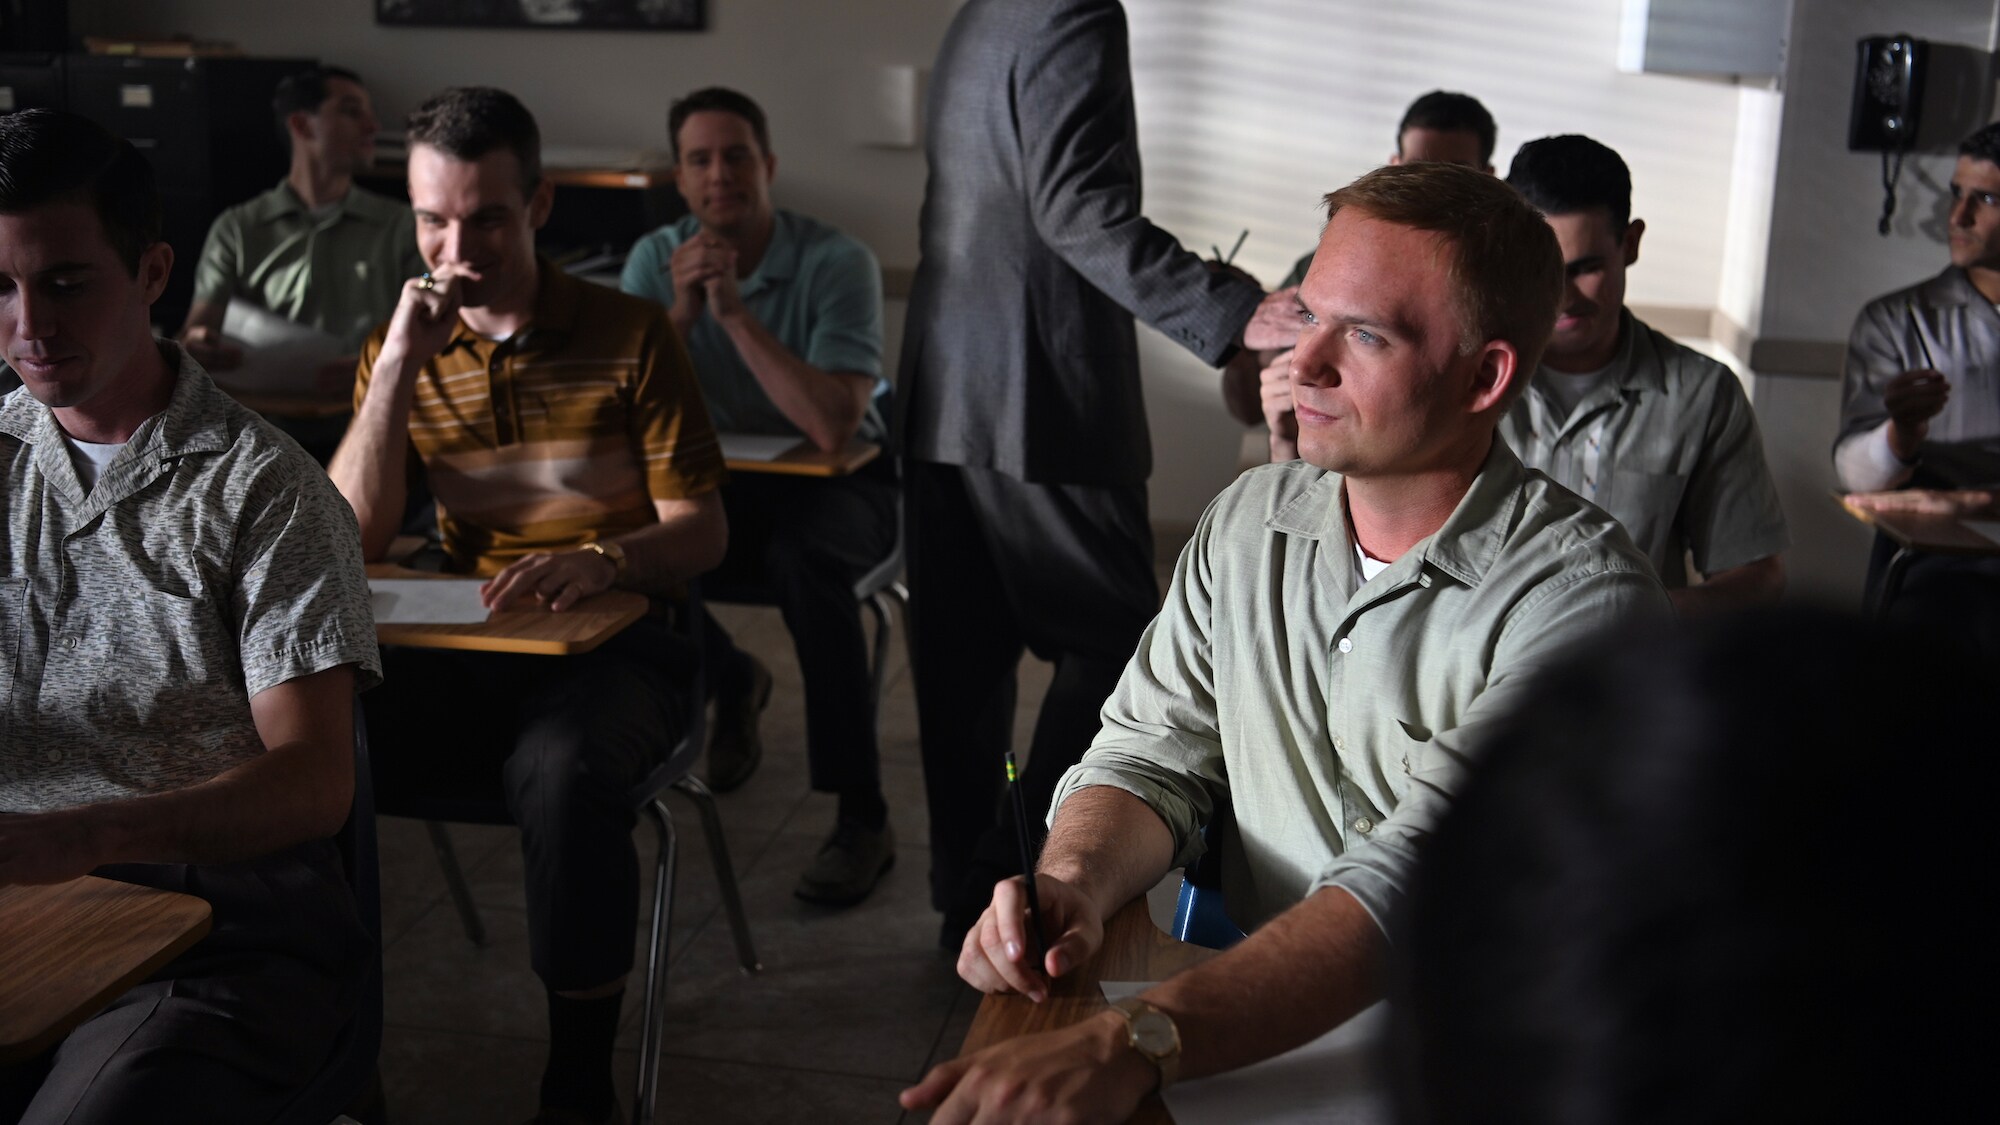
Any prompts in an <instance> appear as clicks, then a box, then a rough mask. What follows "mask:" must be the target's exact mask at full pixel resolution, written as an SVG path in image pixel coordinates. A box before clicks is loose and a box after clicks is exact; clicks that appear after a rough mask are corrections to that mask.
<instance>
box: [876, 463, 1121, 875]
mask: <svg viewBox="0 0 2000 1125" xmlns="http://www.w3.org/2000/svg"><path fill="white" fill-rule="evenodd" d="M903 471H904V482H905V490H906V491H905V495H906V507H905V512H906V518H907V520H908V530H907V532H906V537H905V544H906V546H907V548H908V551H909V570H910V587H911V591H910V599H911V605H910V613H911V643H912V645H913V646H914V649H915V656H914V660H913V668H914V672H915V677H916V689H917V724H918V733H919V736H920V738H921V740H922V742H923V761H924V787H925V791H926V794H927V796H928V797H929V801H930V816H931V902H932V904H933V905H934V906H936V907H937V908H938V909H940V910H943V911H946V912H947V913H948V914H949V913H960V914H962V913H964V912H966V911H970V910H974V909H976V908H978V907H983V906H984V905H985V903H986V901H987V900H988V898H990V897H991V894H992V890H993V883H994V881H996V880H998V879H1001V878H1005V877H1006V876H1008V875H1010V874H1014V873H1017V872H1019V871H1020V867H1021V863H1020V859H1019V849H1018V845H1017V843H1016V841H1015V835H1014V833H1015V829H1014V821H1013V814H1012V810H1011V807H1010V806H1009V805H1008V804H1007V803H1006V802H1004V801H1003V800H1002V798H1003V797H1004V795H1005V786H1006V772H1005V766H1004V759H1005V755H1006V752H1007V751H1008V749H1009V748H1011V746H1012V745H1013V738H1014V697H1015V691H1016V684H1015V670H1016V668H1017V667H1018V666H1019V664H1020V661H1021V653H1022V650H1023V649H1024V648H1025V649H1026V650H1027V651H1029V652H1032V653H1034V654H1035V656H1037V657H1039V658H1040V659H1042V660H1046V661H1049V662H1050V663H1052V664H1054V665H1055V678H1054V679H1053V681H1051V682H1050V684H1049V690H1048V694H1047V696H1045V697H1044V698H1043V700H1042V710H1041V714H1040V715H1039V716H1038V717H1037V719H1036V721H1035V734H1034V740H1033V742H1032V743H1030V747H1029V751H1028V761H1027V764H1026V766H1025V769H1024V771H1023V774H1022V785H1023V791H1024V794H1025V796H1026V798H1027V806H1028V814H1029V817H1030V818H1031V819H1032V820H1033V824H1031V825H1030V827H1031V829H1032V834H1033V838H1034V839H1036V840H1039V839H1040V838H1041V835H1042V830H1041V818H1042V817H1044V816H1045V815H1046V814H1047V812H1048V807H1049V803H1050V801H1051V799H1052V798H1053V797H1054V795H1055V788H1056V783H1057V782H1059V781H1060V780H1061V779H1062V775H1063V772H1064V771H1065V770H1067V769H1068V768H1069V767H1070V766H1073V765H1075V764H1076V762H1077V760H1078V759H1080V758H1081V757H1082V756H1083V752H1084V751H1085V750H1086V749H1088V748H1089V746H1090V742H1091V739H1092V738H1094V737H1095V736H1096V734H1097V729H1098V712H1099V710H1100V709H1101V708H1102V707H1103V705H1104V700H1105V698H1106V697H1107V696H1109V695H1110V694H1111V690H1112V688H1114V687H1116V686H1117V683H1118V677H1119V676H1120V675H1121V674H1122V673H1123V672H1124V669H1125V665H1126V663H1127V661H1129V660H1130V659H1131V657H1132V653H1133V651H1134V650H1135V649H1136V648H1137V647H1138V643H1139V635H1140V634H1141V633H1142V632H1143V631H1144V630H1145V628H1146V625H1147V623H1148V622H1150V621H1151V620H1152V619H1153V615H1154V614H1155V613H1157V612H1158V610H1159V605H1160V593H1159V583H1158V580H1157V579H1156V578H1155V577H1154V572H1153V533H1152V527H1151V524H1150V523H1149V522H1148V519H1147V513H1146V489H1145V486H1144V485H1122V486H1092V485H1069V484H1027V483H1024V482H1022V481H1018V480H1015V479H1014V478H1012V477H1009V476H1006V475H1004V474H1002V473H997V472H994V471H991V470H988V469H973V468H964V467H960V466H956V465H937V464H925V463H910V464H907V465H905V466H904V470H903Z"/></svg>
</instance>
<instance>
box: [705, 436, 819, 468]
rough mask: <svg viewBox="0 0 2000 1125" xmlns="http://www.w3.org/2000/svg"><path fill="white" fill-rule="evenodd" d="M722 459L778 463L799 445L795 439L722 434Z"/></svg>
mask: <svg viewBox="0 0 2000 1125" xmlns="http://www.w3.org/2000/svg"><path fill="white" fill-rule="evenodd" d="M720 436H721V438H722V459H723V460H725V461H776V460H777V459H778V458H779V457H782V456H784V455H785V454H786V453H789V452H790V451H791V450H792V448H793V447H794V446H796V445H798V444H799V439H798V438H795V437H783V436H779V437H772V436H771V435H769V434H722V435H720Z"/></svg>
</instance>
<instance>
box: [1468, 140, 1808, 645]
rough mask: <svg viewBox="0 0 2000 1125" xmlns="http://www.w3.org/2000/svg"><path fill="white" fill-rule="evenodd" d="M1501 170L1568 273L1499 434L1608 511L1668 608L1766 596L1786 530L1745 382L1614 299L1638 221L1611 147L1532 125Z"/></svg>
mask: <svg viewBox="0 0 2000 1125" xmlns="http://www.w3.org/2000/svg"><path fill="white" fill-rule="evenodd" d="M1507 182H1508V184H1510V185H1512V186H1513V187H1514V189H1515V190H1516V191H1519V192H1520V193H1521V194H1522V195H1523V196H1525V197H1526V198H1527V200H1528V202H1530V203H1532V204H1534V205H1535V207H1536V208H1537V209H1539V210H1540V211H1541V212H1542V213H1543V214H1544V215H1546V216H1548V220H1549V225H1550V226H1551V227H1553V228H1554V229H1555V232H1556V241H1557V242H1558V243H1560V244H1561V246H1562V251H1563V269H1564V273H1565V277H1566V280H1567V282H1568V288H1567V290H1566V291H1565V292H1564V295H1563V304H1562V310H1561V315H1560V316H1558V317H1557V318H1556V330H1555V335H1553V336H1551V337H1550V338H1549V346H1548V350H1547V351H1545V352H1544V353H1542V364H1541V366H1540V367H1539V368H1538V369H1536V371H1535V372H1534V378H1533V380H1532V381H1531V382H1530V383H1529V386H1528V393H1527V394H1525V395H1522V396H1521V397H1520V399H1518V400H1517V401H1516V402H1515V403H1514V406H1513V409H1511V410H1509V411H1508V412H1507V417H1506V418H1505V419H1503V420H1502V421H1501V423H1500V436H1501V438H1502V439H1503V440H1505V441H1506V442H1507V444H1508V445H1510V446H1512V447H1513V449H1514V452H1515V453H1517V454H1519V455H1520V457H1521V460H1522V461H1523V462H1525V463H1526V464H1527V465H1528V467H1529V468H1533V469H1540V470H1541V471H1542V472H1545V473H1547V474H1549V475H1550V476H1551V477H1554V478H1555V479H1556V481H1557V482H1558V483H1560V484H1562V485H1563V486H1564V487H1565V488H1568V489H1570V490H1571V491H1573V492H1575V493H1576V494H1577V495H1579V496H1582V497H1583V498H1584V499H1585V500H1588V501H1590V502H1591V503H1593V504H1596V505H1597V506H1598V507H1600V508H1603V509H1604V510H1605V511H1607V512H1610V513H1611V514H1612V515H1613V516H1614V517H1616V518H1617V520H1618V522H1619V523H1621V524H1623V525H1624V526H1625V532H1626V534H1628V535H1630V536H1631V537H1632V542H1633V543H1635V544H1637V545H1638V547H1639V549H1640V550H1641V551H1644V552H1645V553H1646V557H1647V558H1648V559H1650V560H1651V561H1652V564H1653V569H1654V570H1656V571H1658V572H1659V575H1660V581H1661V582H1663V583H1665V584H1666V587H1667V591H1668V593H1669V594H1670V595H1671V596H1672V597H1673V599H1674V604H1675V606H1676V607H1677V608H1678V609H1680V611H1681V612H1683V613H1686V612H1689V611H1696V610H1700V609H1702V608H1720V607H1725V606H1733V605H1742V604H1745V603H1749V602H1759V601H1772V600H1776V598H1777V597H1778V595H1779V594H1780V593H1781V592H1782V591H1783V590H1784V587H1785V567H1784V558H1783V553H1784V550H1785V548H1786V547H1788V546H1790V545H1791V537H1790V535H1789V534H1788V533H1787V531H1786V529H1785V513H1784V511H1783V509H1782V508H1780V507H1779V504H1778V488H1777V485H1776V484H1774V483H1772V481H1771V470H1770V469H1769V467H1768V466H1766V465H1765V463H1764V438H1763V435H1762V434H1761V433H1760V432H1759V431H1758V429H1757V415H1756V412H1755V411H1753V410H1751V409H1750V400H1749V398H1748V396H1746V395H1745V394H1744V393H1743V384H1742V383H1741V382H1740V381H1738V379H1737V378H1736V374H1735V372H1732V371H1731V370H1729V368H1727V367H1724V366H1723V365H1722V364H1721V363H1718V362H1717V361H1715V360H1713V359H1710V358H1709V357H1707V356H1705V355H1702V354H1701V353H1700V352H1697V351H1695V350H1694V349H1693V348H1689V347H1685V346H1683V345H1681V344H1677V343H1675V342H1674V341H1673V340H1672V339H1670V338H1668V337H1667V336H1666V335H1664V334H1663V333H1660V332H1657V331H1654V330H1653V329H1652V328H1649V327H1647V325H1646V324H1645V323H1644V322H1643V321H1641V320H1640V319H1639V318H1638V317H1635V316H1633V315H1632V313H1631V312H1630V311H1629V310H1627V309H1626V308H1625V271H1626V269H1627V268H1628V267H1630V266H1631V265H1632V264H1633V263H1635V262H1637V261H1638V260H1639V239H1640V237H1641V236H1642V235H1644V234H1645V233H1646V224H1645V222H1644V221H1643V220H1640V219H1634V218H1633V217H1632V175H1631V173H1630V172H1629V171H1627V169H1626V167H1625V161H1624V160H1622V159H1620V158H1619V156H1618V154H1617V153H1616V152H1613V151H1612V150H1611V149H1609V148H1607V147H1606V146H1604V145H1602V144H1599V143H1598V142H1596V141H1594V140H1591V139H1590V138H1589V137H1581V136H1564V137H1543V138H1541V139H1540V140H1535V141H1529V142H1528V143H1527V144H1525V145H1522V146H1521V151H1520V152H1519V153H1517V154H1515V156H1514V164H1513V167H1511V168H1509V169H1508V171H1507ZM1690 560H1691V561H1692V563H1693V569H1694V572H1695V576H1697V577H1699V578H1700V579H1701V582H1700V583H1699V584H1698V585H1691V584H1690V583H1689V581H1688V579H1689V574H1688V563H1689V561H1690Z"/></svg>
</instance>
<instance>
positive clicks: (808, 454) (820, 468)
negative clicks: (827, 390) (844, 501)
mask: <svg viewBox="0 0 2000 1125" xmlns="http://www.w3.org/2000/svg"><path fill="white" fill-rule="evenodd" d="M881 453H882V447H881V446H879V445H877V444H875V443H874V442H872V441H862V440H860V439H859V438H856V439H855V440H853V441H850V442H848V443H847V445H846V446H845V447H843V448H842V449H841V450H840V452H838V453H822V452H820V451H819V450H817V449H814V448H813V444H812V443H811V442H809V441H800V442H799V443H798V444H797V445H795V446H793V447H792V448H790V449H788V450H786V451H785V452H783V453H780V454H779V455H778V456H777V457H776V458H774V459H772V460H769V461H751V460H738V459H736V458H733V457H731V458H728V459H727V462H726V463H727V464H728V465H729V471H730V472H732V473H780V474H784V475H788V476H801V477H844V476H846V475H847V474H849V473H851V472H853V471H855V470H856V469H859V468H860V467H861V466H863V465H866V464H867V463H868V462H870V461H873V460H874V459H875V458H876V457H878V456H880V455H881Z"/></svg>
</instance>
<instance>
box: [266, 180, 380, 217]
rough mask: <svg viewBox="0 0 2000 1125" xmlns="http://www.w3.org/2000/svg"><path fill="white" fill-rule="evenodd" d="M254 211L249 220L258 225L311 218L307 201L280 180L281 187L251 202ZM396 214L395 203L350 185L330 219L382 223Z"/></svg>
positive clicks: (355, 185) (337, 203)
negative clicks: (355, 219) (289, 216)
mask: <svg viewBox="0 0 2000 1125" xmlns="http://www.w3.org/2000/svg"><path fill="white" fill-rule="evenodd" d="M251 208H252V209H251V213H250V218H251V219H252V221H254V222H259V223H268V222H272V221H274V220H277V219H281V218H284V217H285V216H287V215H298V216H300V217H302V218H304V217H310V215H311V212H310V211H308V210H307V209H306V204H305V200H303V199H300V198H299V193H298V192H297V191H294V190H293V189H292V182H291V180H290V179H283V180H279V181H278V186H277V187H275V188H272V189H271V190H270V191H267V192H265V193H264V194H263V195H260V196H258V197H257V198H256V199H255V200H254V201H253V202H252V204H251ZM396 210H397V204H395V203H394V202H392V201H390V200H387V199H384V198H383V197H381V196H379V195H376V194H375V193H374V192H371V191H369V190H367V189H366V188H364V187H362V186H361V185H360V184H351V185H349V187H348V189H347V194H346V195H343V196H341V197H340V199H339V201H338V202H336V203H335V204H334V205H333V211H332V212H331V214H330V216H329V217H330V218H333V219H342V218H346V217H347V216H349V215H352V216H354V217H356V218H361V219H376V220H380V219H383V218H386V217H387V216H389V215H391V214H393V213H394V212H395V211H396Z"/></svg>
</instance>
